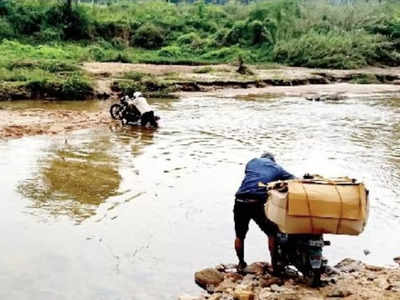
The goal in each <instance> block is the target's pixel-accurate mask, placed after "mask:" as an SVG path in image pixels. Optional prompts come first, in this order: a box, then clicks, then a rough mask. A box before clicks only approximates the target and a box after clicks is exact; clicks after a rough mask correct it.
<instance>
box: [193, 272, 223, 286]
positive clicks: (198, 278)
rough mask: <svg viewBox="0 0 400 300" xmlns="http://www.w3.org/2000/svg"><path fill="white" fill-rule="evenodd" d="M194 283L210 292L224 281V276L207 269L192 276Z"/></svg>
mask: <svg viewBox="0 0 400 300" xmlns="http://www.w3.org/2000/svg"><path fill="white" fill-rule="evenodd" d="M194 280H195V282H196V283H197V284H198V285H199V286H200V287H202V288H204V289H206V290H207V291H212V290H213V289H214V288H215V287H216V286H217V285H219V284H220V283H221V282H222V281H223V280H224V274H223V273H222V272H220V271H218V270H216V269H213V268H207V269H204V270H201V271H199V272H196V273H195V274H194Z"/></svg>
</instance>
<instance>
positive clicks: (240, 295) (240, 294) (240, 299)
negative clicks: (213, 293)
mask: <svg viewBox="0 0 400 300" xmlns="http://www.w3.org/2000/svg"><path fill="white" fill-rule="evenodd" d="M233 299H234V300H254V293H253V292H249V291H237V292H235V293H234V294H233Z"/></svg>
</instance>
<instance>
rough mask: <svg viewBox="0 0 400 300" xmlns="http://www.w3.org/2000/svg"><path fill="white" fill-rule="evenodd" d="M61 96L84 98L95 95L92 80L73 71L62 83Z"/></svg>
mask: <svg viewBox="0 0 400 300" xmlns="http://www.w3.org/2000/svg"><path fill="white" fill-rule="evenodd" d="M60 93H61V94H60V96H61V97H62V98H65V99H76V100H82V99H86V98H89V97H90V96H92V95H93V88H92V85H91V83H90V81H89V80H88V79H87V78H85V77H84V76H82V75H81V74H80V73H72V74H71V75H70V76H68V77H67V78H66V80H65V81H63V82H62V83H61V90H60Z"/></svg>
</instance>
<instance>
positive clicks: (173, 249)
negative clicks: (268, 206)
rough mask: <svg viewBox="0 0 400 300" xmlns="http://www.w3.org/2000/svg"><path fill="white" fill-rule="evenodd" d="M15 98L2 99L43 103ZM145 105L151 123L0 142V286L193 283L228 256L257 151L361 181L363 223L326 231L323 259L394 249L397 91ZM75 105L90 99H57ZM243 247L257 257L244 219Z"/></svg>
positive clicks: (98, 288)
mask: <svg viewBox="0 0 400 300" xmlns="http://www.w3.org/2000/svg"><path fill="white" fill-rule="evenodd" d="M29 103H31V104H29ZM29 103H26V102H18V104H16V109H26V108H30V107H33V106H34V107H35V108H43V107H49V104H43V103H42V104H40V103H39V104H33V102H29ZM7 105H10V104H7ZM30 105H33V106H30ZM51 105H53V106H57V104H55V103H53V104H50V106H51ZM153 105H154V106H155V107H156V109H157V111H159V114H160V115H161V117H162V121H163V122H162V127H161V128H160V129H159V130H157V131H155V132H154V131H149V130H140V129H137V128H136V129H122V128H120V127H118V126H110V128H108V129H105V130H104V129H92V130H83V131H78V132H75V133H72V134H68V135H59V136H56V137H46V136H39V137H27V138H23V139H19V140H9V141H0V174H2V175H1V177H0V185H1V187H2V197H1V200H2V201H0V211H1V217H0V228H1V231H2V239H1V242H0V247H1V250H2V251H1V252H2V255H1V257H0V266H1V268H0V286H1V287H2V289H0V299H28V298H29V299H140V300H142V299H176V298H177V296H178V295H180V294H182V293H184V292H189V293H190V292H192V293H198V289H197V287H196V286H195V284H194V283H193V273H194V272H195V271H197V270H199V269H201V268H204V267H209V266H214V265H216V264H218V263H221V262H222V263H231V262H235V261H236V259H235V255H234V251H233V239H234V231H233V220H232V219H233V215H232V206H233V195H234V193H235V191H236V189H237V188H238V185H239V184H240V182H241V180H242V176H243V169H244V164H245V163H246V162H247V161H248V160H249V159H251V158H253V157H254V156H258V155H259V154H260V153H261V152H263V151H264V150H269V151H271V152H273V153H275V154H276V157H277V160H278V161H279V162H280V163H281V164H282V165H283V166H284V167H285V168H286V169H287V170H288V171H290V172H292V173H294V174H296V175H298V176H301V175H302V174H304V173H305V172H310V173H319V174H322V175H326V176H330V175H332V176H340V175H347V176H350V177H355V178H358V179H359V180H362V181H364V182H365V183H366V185H367V187H368V188H369V189H370V191H371V194H370V199H371V215H370V220H369V223H368V226H367V228H366V230H365V232H364V233H363V234H361V235H360V236H358V237H347V236H328V239H330V240H331V241H332V246H331V247H327V248H325V250H326V251H325V250H324V251H325V255H326V256H327V258H328V259H329V260H330V262H331V263H335V262H337V261H339V260H340V259H342V258H344V257H353V258H359V259H363V260H364V261H366V262H369V263H375V264H384V265H386V264H391V263H392V258H393V257H394V256H398V255H400V253H399V250H398V245H399V242H400V236H399V235H398V233H397V232H398V227H399V225H400V205H399V204H400V197H399V196H400V193H399V191H398V190H397V187H398V186H399V185H400V117H399V116H400V101H399V100H392V99H384V98H382V99H365V98H364V99H358V98H351V99H347V100H343V101H339V102H331V103H329V102H325V103H322V102H308V101H305V100H304V99H300V98H284V99H278V98H267V97H264V98H263V97H260V98H257V99H251V98H247V99H230V98H229V99H228V98H227V99H215V98H188V99H181V100H155V101H153ZM87 106H89V107H90V108H89V109H91V110H92V109H94V110H95V109H99V108H101V107H103V106H104V104H103V105H96V104H95V103H93V102H91V103H90V104H86V106H85V105H84V103H82V102H80V103H79V102H78V103H63V104H62V108H63V109H64V108H68V109H71V108H74V107H75V109H82V108H85V107H87ZM50 109H51V108H50ZM364 249H368V250H369V251H370V252H371V254H369V255H368V256H365V255H364V253H363V250H364ZM246 258H247V260H248V262H252V261H259V260H269V257H268V254H267V252H266V243H265V237H264V236H263V234H262V233H261V232H260V231H259V230H258V228H257V227H256V226H255V225H254V224H252V225H251V226H250V231H249V234H248V238H247V239H246Z"/></svg>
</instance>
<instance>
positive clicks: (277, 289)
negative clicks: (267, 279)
mask: <svg viewBox="0 0 400 300" xmlns="http://www.w3.org/2000/svg"><path fill="white" fill-rule="evenodd" d="M270 289H271V291H273V292H274V293H282V292H284V291H285V290H286V288H285V287H283V286H279V285H277V284H273V285H271V287H270Z"/></svg>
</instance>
